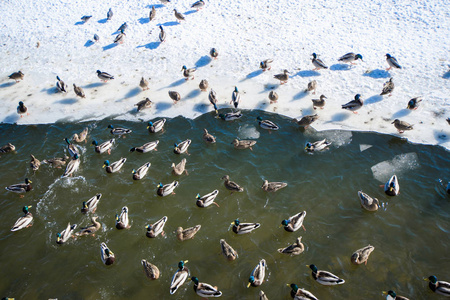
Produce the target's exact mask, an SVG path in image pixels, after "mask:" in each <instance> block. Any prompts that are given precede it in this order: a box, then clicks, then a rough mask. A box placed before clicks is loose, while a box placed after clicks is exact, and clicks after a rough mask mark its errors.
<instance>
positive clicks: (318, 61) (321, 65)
mask: <svg viewBox="0 0 450 300" xmlns="http://www.w3.org/2000/svg"><path fill="white" fill-rule="evenodd" d="M312 56H313V58H312V60H311V62H312V64H313V65H314V67H315V69H314V71H317V70H320V69H328V67H327V66H326V65H325V63H324V62H323V61H322V60H321V59H320V58H317V54H316V53H313V54H312Z"/></svg>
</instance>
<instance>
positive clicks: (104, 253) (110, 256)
mask: <svg viewBox="0 0 450 300" xmlns="http://www.w3.org/2000/svg"><path fill="white" fill-rule="evenodd" d="M100 255H101V258H102V262H103V263H104V264H105V265H107V266H109V265H112V264H113V263H114V262H115V261H116V256H115V254H114V252H112V251H111V249H109V248H108V246H107V245H106V244H105V243H101V245H100Z"/></svg>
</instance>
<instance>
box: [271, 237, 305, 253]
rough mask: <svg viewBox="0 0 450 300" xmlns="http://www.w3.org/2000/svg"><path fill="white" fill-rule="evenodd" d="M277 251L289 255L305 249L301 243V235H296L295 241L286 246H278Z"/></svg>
mask: <svg viewBox="0 0 450 300" xmlns="http://www.w3.org/2000/svg"><path fill="white" fill-rule="evenodd" d="M277 251H278V252H279V253H283V254H290V255H299V254H301V253H302V252H303V251H305V246H304V245H303V243H302V237H301V236H300V237H298V238H297V240H296V241H295V243H293V244H292V245H289V246H287V247H286V248H280V249H278V250H277Z"/></svg>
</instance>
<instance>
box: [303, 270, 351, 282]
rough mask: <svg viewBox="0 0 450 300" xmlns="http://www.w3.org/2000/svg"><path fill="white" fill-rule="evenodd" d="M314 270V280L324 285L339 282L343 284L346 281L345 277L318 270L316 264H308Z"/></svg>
mask: <svg viewBox="0 0 450 300" xmlns="http://www.w3.org/2000/svg"><path fill="white" fill-rule="evenodd" d="M307 267H309V268H310V269H311V270H312V273H311V275H312V277H313V278H314V280H316V281H317V282H318V283H320V284H323V285H337V284H343V283H344V282H345V280H344V279H341V278H339V277H337V276H336V275H334V274H333V273H331V272H328V271H323V270H318V269H317V267H316V266H315V265H307Z"/></svg>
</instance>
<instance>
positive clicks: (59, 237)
mask: <svg viewBox="0 0 450 300" xmlns="http://www.w3.org/2000/svg"><path fill="white" fill-rule="evenodd" d="M75 228H77V224H73V225H70V222H69V224H67V227H66V229H64V230H63V231H61V232H58V233H57V234H56V243H57V244H64V243H65V242H67V241H68V240H69V238H70V237H71V236H72V233H73V231H74V230H75Z"/></svg>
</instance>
